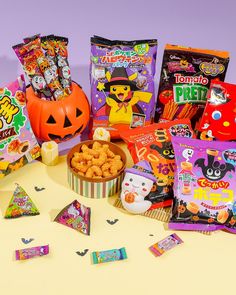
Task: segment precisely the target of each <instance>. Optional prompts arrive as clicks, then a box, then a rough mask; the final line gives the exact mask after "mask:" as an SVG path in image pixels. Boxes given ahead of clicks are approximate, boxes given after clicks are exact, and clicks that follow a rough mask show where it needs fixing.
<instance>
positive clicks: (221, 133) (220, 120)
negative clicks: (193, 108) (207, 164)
mask: <svg viewBox="0 0 236 295" xmlns="http://www.w3.org/2000/svg"><path fill="white" fill-rule="evenodd" d="M235 127H236V85H234V84H229V83H224V82H220V81H218V80H213V81H212V82H211V86H210V90H209V92H208V100H207V104H206V108H205V110H204V113H203V116H202V120H201V123H200V128H199V131H200V132H201V135H200V138H201V139H203V140H224V141H227V140H236V128H235Z"/></svg>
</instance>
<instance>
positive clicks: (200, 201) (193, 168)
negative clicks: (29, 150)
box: [169, 137, 236, 233]
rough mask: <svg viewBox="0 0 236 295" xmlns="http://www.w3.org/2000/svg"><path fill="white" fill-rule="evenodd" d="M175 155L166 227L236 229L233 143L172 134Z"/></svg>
mask: <svg viewBox="0 0 236 295" xmlns="http://www.w3.org/2000/svg"><path fill="white" fill-rule="evenodd" d="M172 144H173V147H174V151H175V157H176V166H177V168H176V173H175V182H174V204H173V208H172V217H171V220H170V223H169V228H171V229H177V230H200V231H214V230H219V229H226V230H228V231H230V232H233V233H236V195H235V188H236V143H235V142H220V144H219V142H215V141H212V142H209V141H204V140H198V139H189V138H180V137H172Z"/></svg>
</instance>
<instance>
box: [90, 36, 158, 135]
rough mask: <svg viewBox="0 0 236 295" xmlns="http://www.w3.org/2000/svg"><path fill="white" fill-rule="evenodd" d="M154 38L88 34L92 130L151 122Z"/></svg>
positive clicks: (116, 129) (112, 131)
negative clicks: (105, 37)
mask: <svg viewBox="0 0 236 295" xmlns="http://www.w3.org/2000/svg"><path fill="white" fill-rule="evenodd" d="M156 51H157V40H156V39H154V40H136V41H118V40H115V41H112V40H108V39H104V38H101V37H97V36H94V37H92V38H91V64H90V81H91V103H92V118H93V122H92V132H93V131H94V130H95V129H96V128H97V127H103V128H106V129H107V130H108V131H109V132H110V134H111V138H120V134H119V133H120V131H123V130H128V129H130V128H135V127H141V126H145V125H148V124H150V123H152V121H153V116H154V105H155V96H154V75H155V64H156Z"/></svg>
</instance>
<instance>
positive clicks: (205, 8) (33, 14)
mask: <svg viewBox="0 0 236 295" xmlns="http://www.w3.org/2000/svg"><path fill="white" fill-rule="evenodd" d="M2 2H3V1H2ZM235 11H236V2H235V1H234V0H224V1H219V0H215V1H212V0H204V1H203V0H198V1H196V0H195V1H191V0H184V1H181V0H180V1H175V0H167V1H165V0H163V1H158V0H152V1H151V0H145V1H140V0H136V1H128V0H119V1H108V0H99V1H96V0H90V1H89V0H87V1H78V0H77V1H76V0H67V1H65V2H64V1H56V0H40V1H39V2H35V3H33V1H30V0H21V1H16V0H15V1H14V0H13V1H4V2H3V3H1V15H0V42H1V43H0V87H1V86H3V85H4V84H5V83H7V82H10V81H11V80H14V79H15V78H16V76H17V74H19V73H21V72H22V70H21V66H20V64H19V62H18V60H17V58H16V56H15V54H14V52H13V50H12V48H11V46H12V45H14V44H16V43H20V42H21V41H22V38H23V37H25V36H29V35H33V34H35V33H41V34H51V33H54V34H58V35H64V36H68V37H69V41H70V44H69V61H70V64H71V70H72V78H73V79H74V80H75V81H77V82H79V83H80V84H81V86H82V87H83V89H84V90H85V92H86V94H87V95H88V96H89V92H90V91H89V73H88V72H89V57H90V36H91V35H93V34H96V35H101V36H104V37H106V38H110V39H126V40H132V39H142V38H145V39H147V38H157V39H158V42H159V46H158V55H157V75H156V77H157V79H156V81H157V82H158V79H159V74H160V67H161V61H162V55H163V47H164V45H165V44H166V43H171V44H179V45H185V46H191V47H199V48H207V49H218V50H228V51H230V52H231V60H230V64H229V68H228V73H227V75H226V81H228V82H230V83H236V77H234V76H236V51H235V49H236V48H235V45H236V41H235V37H234V33H235V32H234V29H235V24H236V21H235V19H236V16H235Z"/></svg>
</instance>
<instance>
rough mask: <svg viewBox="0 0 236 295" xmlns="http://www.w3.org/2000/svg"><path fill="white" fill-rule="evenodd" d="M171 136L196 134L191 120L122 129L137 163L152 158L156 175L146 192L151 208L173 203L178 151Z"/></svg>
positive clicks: (122, 135) (188, 136)
mask: <svg viewBox="0 0 236 295" xmlns="http://www.w3.org/2000/svg"><path fill="white" fill-rule="evenodd" d="M171 136H182V137H187V138H191V137H195V135H194V133H193V130H192V127H191V124H190V120H189V119H182V120H176V121H172V122H168V123H158V124H152V125H149V126H145V127H143V128H136V129H132V130H129V131H126V132H122V133H121V138H122V139H124V140H125V142H126V143H127V145H128V149H129V151H130V153H131V156H132V158H133V160H134V163H137V162H139V161H142V160H146V161H148V162H149V163H150V165H151V168H152V171H153V174H154V176H155V177H156V182H154V184H153V186H152V188H151V191H150V192H149V193H148V195H146V196H145V200H146V201H149V202H151V206H149V207H148V209H149V210H152V209H156V208H159V207H166V206H170V205H171V204H172V200H173V188H172V187H173V181H174V171H175V154H174V150H173V146H172V144H171ZM131 209H132V208H131Z"/></svg>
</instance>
